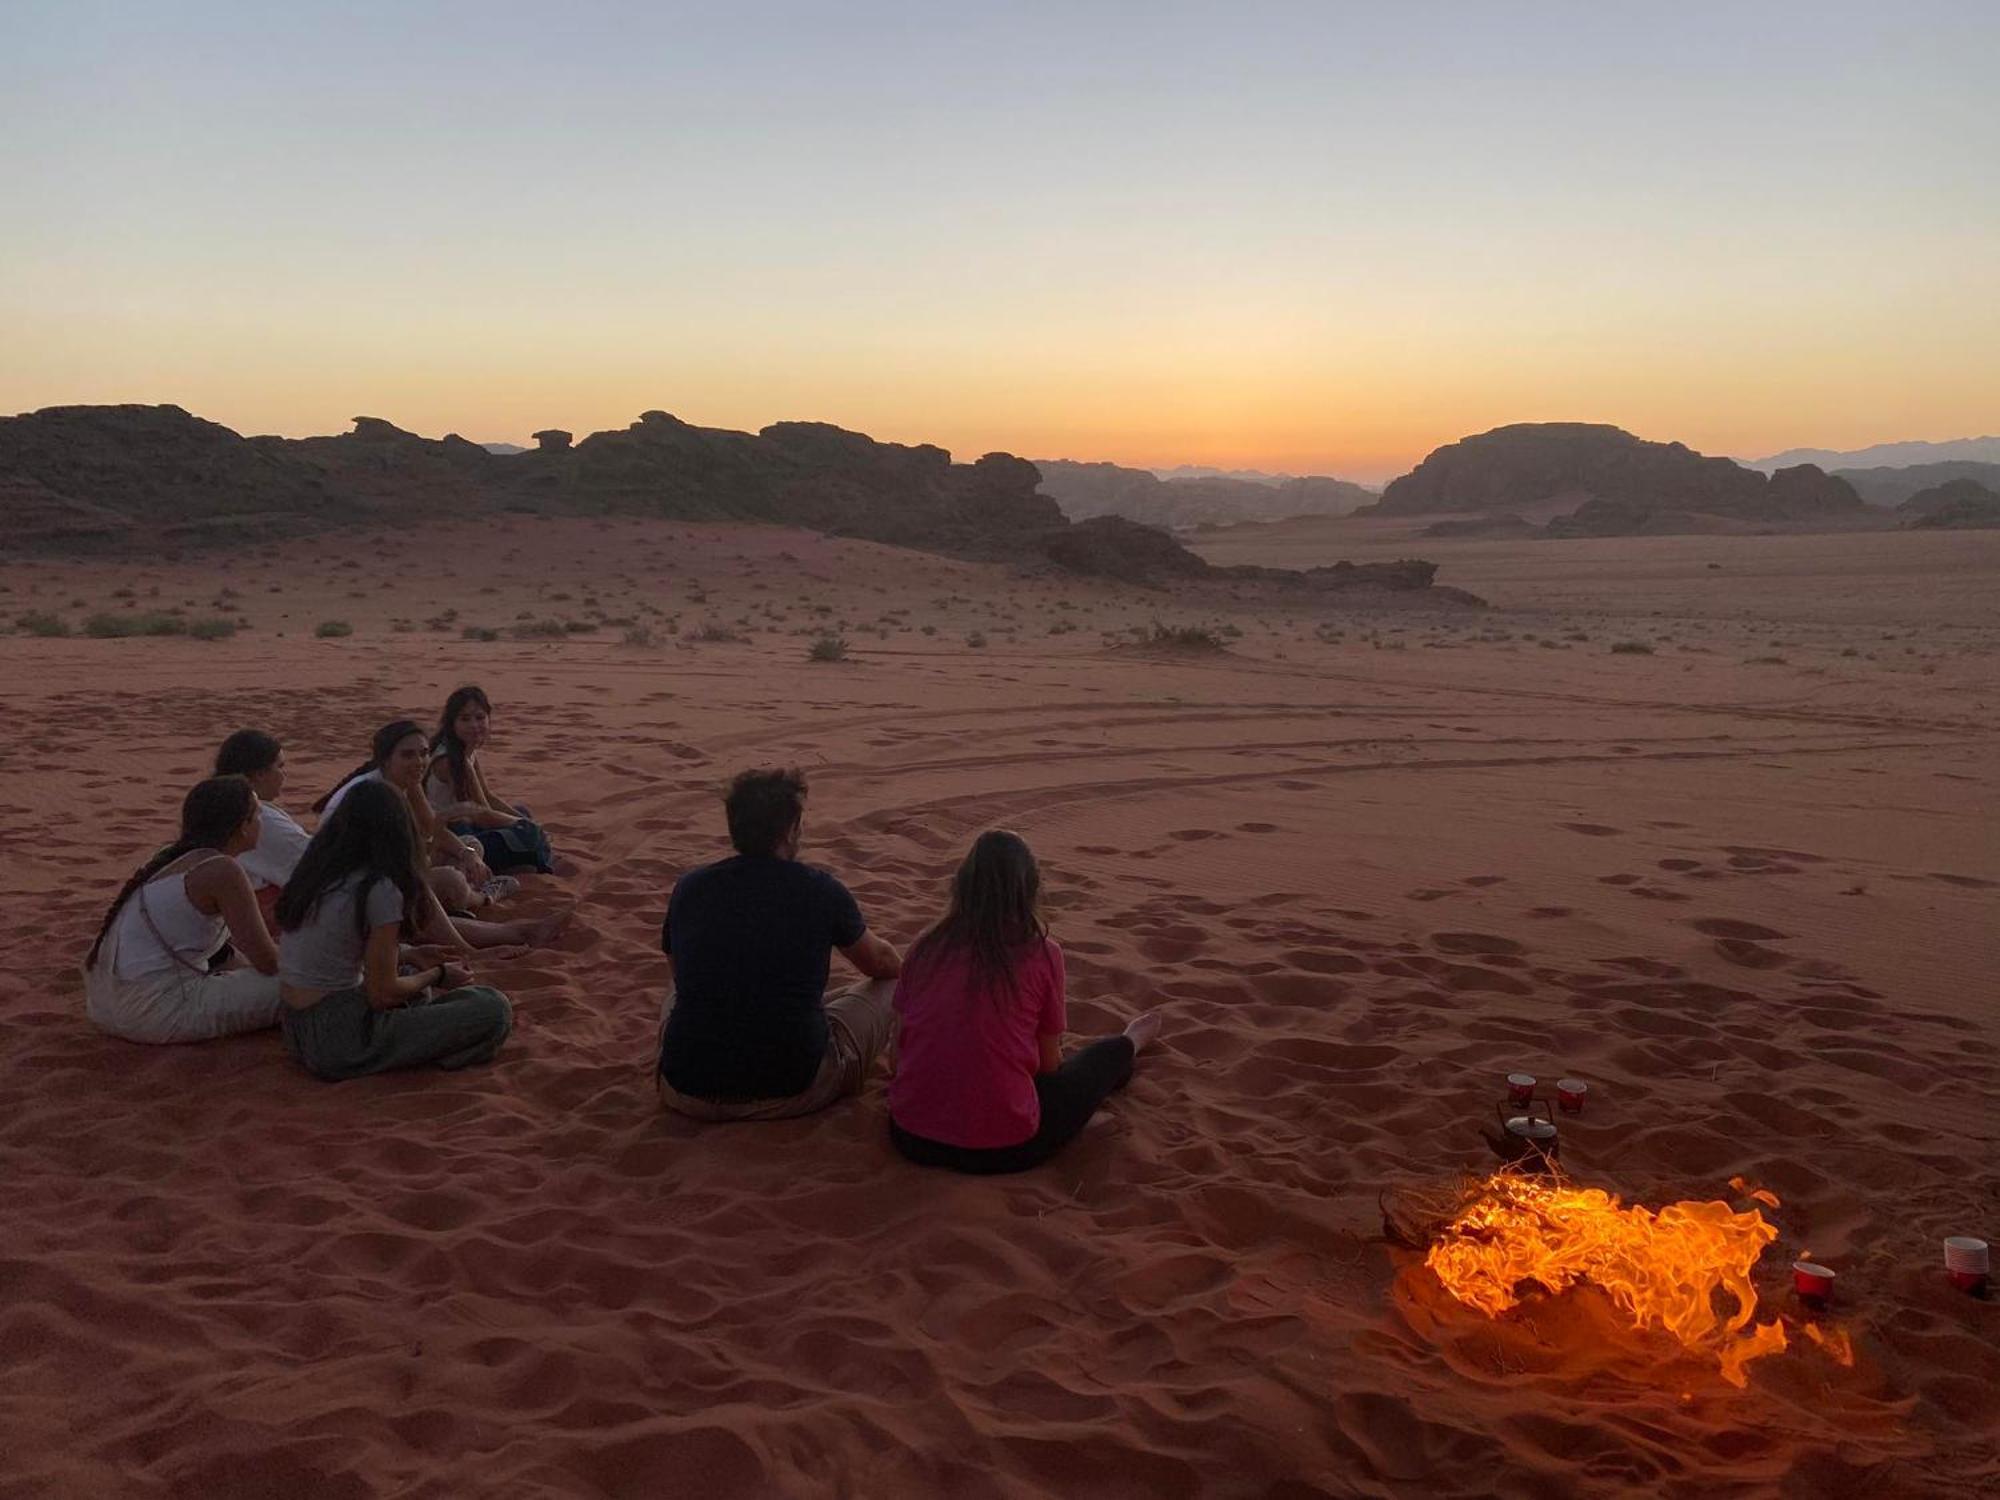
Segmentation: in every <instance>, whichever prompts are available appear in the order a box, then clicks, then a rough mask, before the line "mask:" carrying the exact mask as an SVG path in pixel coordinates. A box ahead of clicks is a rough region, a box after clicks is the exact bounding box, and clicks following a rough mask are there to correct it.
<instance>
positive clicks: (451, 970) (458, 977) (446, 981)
mask: <svg viewBox="0 0 2000 1500" xmlns="http://www.w3.org/2000/svg"><path fill="white" fill-rule="evenodd" d="M440 967H441V968H443V970H444V974H443V976H442V977H440V978H439V980H438V988H439V989H441V990H456V989H462V988H463V987H464V986H466V985H468V984H470V983H472V967H471V965H469V964H459V963H448V964H443V965H440Z"/></svg>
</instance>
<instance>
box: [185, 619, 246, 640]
mask: <svg viewBox="0 0 2000 1500" xmlns="http://www.w3.org/2000/svg"><path fill="white" fill-rule="evenodd" d="M188 634H189V635H191V636H193V637H194V638H195V639H196V640H198V641H226V640H228V639H229V638H230V637H231V636H232V635H234V634H236V622H235V621H234V620H225V619H221V618H219V617H217V618H210V619H206V620H196V621H194V622H193V623H192V624H190V625H189V626H188Z"/></svg>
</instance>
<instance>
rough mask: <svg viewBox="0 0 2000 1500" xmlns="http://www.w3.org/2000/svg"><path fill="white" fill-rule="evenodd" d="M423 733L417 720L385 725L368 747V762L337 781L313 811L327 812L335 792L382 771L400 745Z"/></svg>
mask: <svg viewBox="0 0 2000 1500" xmlns="http://www.w3.org/2000/svg"><path fill="white" fill-rule="evenodd" d="M423 732H424V726H423V725H421V724H419V723H418V722H417V721H416V720H415V719H397V720H395V721H394V722H392V723H388V724H384V725H383V726H382V727H381V728H380V729H378V730H376V731H375V738H374V740H373V741H372V742H371V743H370V745H369V747H368V759H367V761H366V762H365V763H364V764H362V765H358V766H356V767H355V768H354V769H353V770H351V771H349V772H348V773H347V774H346V775H345V776H343V777H341V778H340V780H338V781H336V782H335V783H334V784H333V786H332V788H331V789H330V790H329V791H328V792H327V794H326V795H325V796H324V797H322V798H320V799H319V801H317V802H315V803H314V804H313V805H312V810H313V811H314V812H325V811H326V805H327V803H329V802H331V801H332V800H333V794H334V792H337V791H339V790H340V789H341V788H342V787H344V786H346V785H347V783H348V782H350V781H352V780H353V779H354V778H355V777H357V776H366V775H367V774H368V773H369V772H370V771H379V770H381V769H382V767H383V766H384V765H385V764H387V762H388V759H389V757H390V756H391V755H393V754H394V753H395V750H396V747H397V746H398V745H400V744H402V743H403V741H404V740H406V739H408V738H409V737H410V736H411V735H413V734H422V733H423Z"/></svg>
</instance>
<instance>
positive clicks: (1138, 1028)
mask: <svg viewBox="0 0 2000 1500" xmlns="http://www.w3.org/2000/svg"><path fill="white" fill-rule="evenodd" d="M1125 1035H1126V1036H1127V1037H1128V1038H1130V1040H1131V1042H1132V1050H1133V1051H1134V1052H1144V1051H1145V1050H1146V1048H1147V1047H1149V1046H1151V1045H1152V1043H1153V1042H1155V1041H1157V1040H1158V1039H1159V1035H1160V1013H1159V1012H1158V1011H1156V1010H1146V1011H1141V1012H1140V1013H1139V1014H1138V1015H1136V1016H1134V1017H1133V1018H1132V1019H1131V1020H1130V1021H1128V1022H1127V1023H1126V1025H1125Z"/></svg>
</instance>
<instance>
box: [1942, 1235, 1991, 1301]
mask: <svg viewBox="0 0 2000 1500" xmlns="http://www.w3.org/2000/svg"><path fill="white" fill-rule="evenodd" d="M1990 1265H1991V1252H1990V1251H1989V1250H1988V1248H1987V1245H1986V1241H1984V1240H1976V1239H1974V1238H1973V1237H1972V1236H1971V1235H1969V1234H1954V1235H1952V1236H1951V1237H1950V1238H1948V1239H1947V1240H1946V1241H1945V1242H1944V1274H1945V1275H1946V1276H1948V1277H1949V1278H1950V1279H1951V1284H1952V1285H1953V1286H1955V1287H1957V1288H1958V1289H1959V1290H1960V1291H1961V1292H1980V1291H1984V1290H1985V1289H1986V1277H1987V1272H1988V1270H1989V1267H1990Z"/></svg>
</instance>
